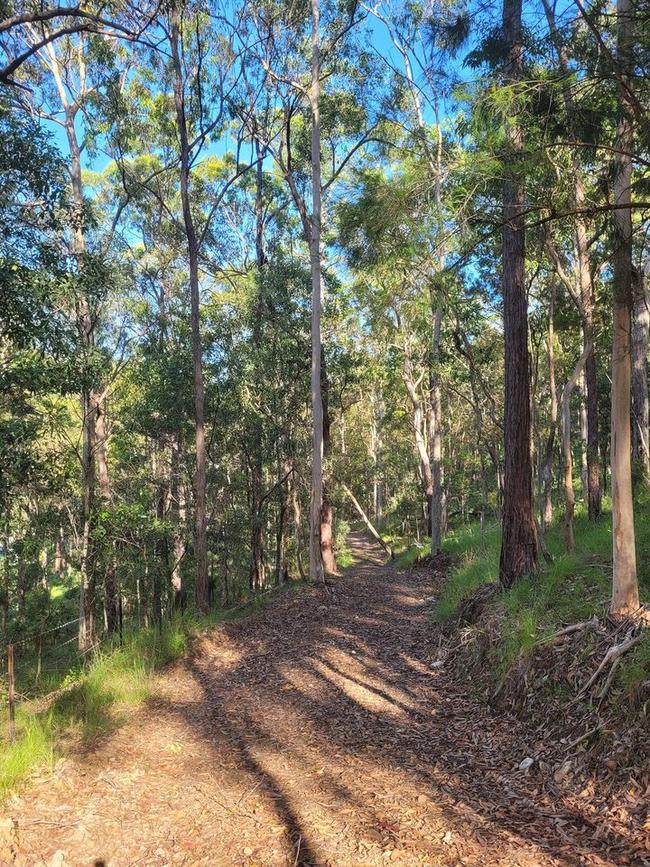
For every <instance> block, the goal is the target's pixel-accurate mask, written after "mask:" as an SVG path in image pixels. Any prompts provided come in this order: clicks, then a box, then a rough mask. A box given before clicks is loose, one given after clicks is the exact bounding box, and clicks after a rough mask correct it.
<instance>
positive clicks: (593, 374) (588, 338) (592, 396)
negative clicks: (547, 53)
mask: <svg viewBox="0 0 650 867" xmlns="http://www.w3.org/2000/svg"><path fill="white" fill-rule="evenodd" d="M543 2H544V9H545V12H546V18H547V21H548V24H549V29H550V31H551V38H552V39H553V43H554V45H555V50H556V51H557V55H558V61H559V65H560V69H561V71H562V74H563V77H564V86H563V89H562V93H563V98H564V107H565V110H566V115H567V124H568V127H569V131H570V135H571V138H573V139H577V138H578V137H579V134H578V132H577V131H576V128H577V124H576V106H575V101H574V98H573V91H572V88H571V86H570V70H569V58H568V54H567V50H566V46H565V45H564V42H563V40H562V36H561V34H560V32H559V30H558V29H557V25H556V21H555V7H554V5H552V4H551V2H550V0H543ZM571 160H572V167H573V174H574V183H575V187H574V203H575V207H576V211H578V212H579V211H580V210H581V209H583V208H584V206H585V186H584V179H583V172H582V165H581V158H580V154H579V149H578V148H574V149H573V150H572V153H571ZM575 250H576V264H577V270H578V284H579V287H580V309H579V312H580V316H581V319H582V328H583V335H582V340H583V344H582V345H583V347H584V346H588V345H591V346H592V352H591V355H590V357H589V358H588V359H587V363H586V365H585V371H584V378H585V401H586V410H587V413H586V414H587V418H586V434H587V449H586V458H587V475H586V482H587V486H586V487H587V506H588V510H589V517H590V519H591V520H595V519H596V518H598V517H599V515H600V512H601V501H602V493H601V490H600V463H599V455H598V382H597V370H596V353H595V345H594V340H593V331H594V287H593V281H592V278H591V266H590V262H589V242H588V239H587V228H586V224H585V221H584V219H583V218H582V217H581V216H580V215H579V214H578V216H577V217H576V220H575Z"/></svg>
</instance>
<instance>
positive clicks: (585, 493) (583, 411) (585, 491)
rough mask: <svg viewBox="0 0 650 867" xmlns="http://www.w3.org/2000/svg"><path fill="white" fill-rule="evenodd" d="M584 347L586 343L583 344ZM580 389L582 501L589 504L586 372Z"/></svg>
mask: <svg viewBox="0 0 650 867" xmlns="http://www.w3.org/2000/svg"><path fill="white" fill-rule="evenodd" d="M583 346H584V343H583ZM578 386H579V388H580V407H579V409H578V413H579V416H578V422H579V428H580V484H581V486H582V499H583V500H584V501H585V503H587V504H588V503H589V462H588V460H587V449H588V432H587V382H586V380H585V375H584V371H583V373H582V376H581V377H580V381H579V382H578Z"/></svg>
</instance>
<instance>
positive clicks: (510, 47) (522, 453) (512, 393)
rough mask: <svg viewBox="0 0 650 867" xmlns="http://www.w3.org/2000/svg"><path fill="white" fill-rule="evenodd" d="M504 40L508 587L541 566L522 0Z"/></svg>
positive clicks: (504, 561)
mask: <svg viewBox="0 0 650 867" xmlns="http://www.w3.org/2000/svg"><path fill="white" fill-rule="evenodd" d="M503 31H504V38H505V40H506V50H507V53H506V57H507V60H506V67H505V70H504V81H505V82H506V86H507V87H508V88H509V90H510V92H511V98H512V99H513V100H514V101H515V108H514V117H513V118H511V119H508V120H507V121H506V141H507V158H508V159H509V160H511V161H512V163H511V167H510V168H509V167H508V166H506V167H504V168H505V180H504V182H503V229H502V238H503V242H502V243H503V334H504V346H505V357H506V358H507V359H508V363H507V364H506V367H505V404H504V422H503V424H504V453H505V483H504V496H503V516H502V528H503V537H502V541H501V561H500V568H499V574H500V579H501V583H502V584H503V585H504V586H506V587H510V586H511V585H512V584H514V583H515V582H516V581H517V580H518V579H519V578H520V577H521V576H522V575H525V574H526V573H528V572H534V571H535V570H536V569H537V538H536V530H535V518H534V505H533V492H532V466H531V458H530V374H529V366H528V313H527V308H528V299H527V294H526V282H525V240H524V237H525V236H524V207H525V205H524V185H523V179H522V178H521V177H520V176H519V174H518V164H520V163H521V153H522V148H523V130H522V127H521V124H520V122H518V120H517V107H516V101H517V100H519V99H521V94H520V93H519V91H518V88H517V84H518V83H519V82H520V81H521V79H522V73H523V42H522V26H521V0H504V3H503Z"/></svg>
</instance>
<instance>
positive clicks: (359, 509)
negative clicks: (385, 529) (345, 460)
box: [342, 484, 393, 557]
mask: <svg viewBox="0 0 650 867" xmlns="http://www.w3.org/2000/svg"><path fill="white" fill-rule="evenodd" d="M342 488H343V490H344V491H345V493H346V494H347V495H348V497H349V498H350V502H351V503H352V505H353V506H354V508H355V509H356V511H357V514H358V515H359V517H360V518H361V520H362V521H363V523H364V524H365V525H366V527H367V528H368V530H369V531H370V534H371V536H372V537H373V538H374V539H376V540H377V541H378V542H379V544H380V545H381V547H382V548H383V549H384V551H385V552H386V553H387V554H388V556H389V557H392V556H393V554H392V551H391V549H390V548H389V546H388V545H387V544H386V542H384V540H383V539H382V538H381V534H380V533H379V531H378V530H377V528H376V527H375V526H373V523H372V521H371V520H370V518H369V517H368V515H367V514H366V513H365V512H364V511H363V508H362V507H361V504H360V503H359V501H358V500H357V498H356V497H355V496H354V494H353V493H352V491H351V490H350V489H349V488H348V486H347V485H345V484H343V485H342Z"/></svg>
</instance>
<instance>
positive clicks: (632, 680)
mask: <svg viewBox="0 0 650 867" xmlns="http://www.w3.org/2000/svg"><path fill="white" fill-rule="evenodd" d="M636 518H637V519H636V529H637V539H638V545H637V548H638V554H639V567H640V570H639V571H640V576H639V577H640V583H641V588H642V594H643V593H645V594H646V595H647V593H648V591H649V590H650V568H648V566H647V560H645V559H644V558H643V552H644V551H645V550H646V549H647V547H648V545H650V511H649V510H648V504H647V498H646V497H645V495H644V497H642V498H641V501H640V502H639V503H638V504H637V516H636ZM611 533H612V531H611V519H610V515H609V514H606V515H604V516H603V517H602V518H601V520H600V521H599V522H596V523H595V522H593V521H589V520H588V519H587V517H586V516H585V515H584V514H582V515H580V516H579V517H578V518H577V520H576V524H575V537H576V547H577V551H578V553H577V554H575V555H569V554H566V553H564V551H563V542H562V533H561V528H560V527H558V526H554V527H553V528H552V529H551V530H550V531H549V533H548V534H547V538H546V541H547V544H548V547H549V550H550V552H551V554H552V555H553V557H554V560H553V563H552V564H550V565H548V564H547V565H544V566H543V567H542V568H541V569H540V572H539V573H538V574H537V575H531V576H528V577H525V578H523V579H522V580H520V581H519V582H517V583H516V584H515V585H514V586H513V587H512V588H511V589H509V590H507V591H502V592H501V593H500V594H499V595H498V596H497V598H496V600H495V601H494V602H493V603H492V605H493V611H494V613H495V614H496V615H499V622H500V624H501V625H500V635H499V640H498V644H497V646H496V649H495V652H494V666H495V672H494V673H495V677H502V676H503V675H504V674H505V673H506V672H507V671H509V670H510V668H511V667H512V665H513V664H514V663H515V661H516V660H517V659H518V658H519V657H520V656H521V655H522V654H523V655H526V654H527V653H530V651H531V650H532V648H533V646H534V645H535V644H536V643H537V642H538V641H540V640H541V639H543V638H545V637H547V636H549V635H552V634H553V633H554V632H555V631H557V629H559V628H561V627H562V626H565V625H568V624H571V623H575V622H579V621H582V620H587V619H589V618H590V617H592V616H593V615H594V614H596V615H598V616H599V617H604V616H606V613H607V609H608V606H609V600H610V594H611V556H612V554H611V546H612V538H611ZM500 544H501V534H500V529H499V527H498V526H494V527H491V528H489V529H488V530H487V531H486V532H485V533H484V535H483V537H481V533H480V528H479V527H478V526H476V525H472V526H469V527H466V528H463V529H462V530H459V531H458V532H455V533H453V534H451V536H450V537H449V538H448V540H447V542H446V543H445V551H446V552H447V553H449V554H450V555H451V556H452V563H453V565H452V567H451V569H450V571H449V576H448V580H447V581H446V583H445V586H444V588H443V590H442V593H441V595H440V598H439V600H438V601H437V602H436V604H435V607H434V609H433V616H434V618H435V619H436V620H437V621H440V622H442V621H444V620H447V619H448V618H450V617H453V616H454V615H455V613H456V610H457V608H458V605H459V603H460V602H461V601H462V599H464V598H465V597H466V596H468V595H470V594H471V593H473V592H474V591H475V590H476V589H477V588H478V587H479V586H480V585H482V584H484V583H487V582H490V581H498V576H499V552H500ZM501 615H502V616H501ZM649 647H650V645H649V644H648V640H647V637H645V638H644V640H643V642H642V643H641V644H640V645H639V647H638V648H636V649H635V651H634V652H633V653H630V654H629V655H628V656H626V657H625V658H624V659H623V662H622V666H621V674H620V682H621V683H622V684H623V685H624V686H625V688H626V689H627V690H628V692H629V693H630V695H632V694H633V693H634V692H635V691H636V690H637V689H638V688H639V687H640V685H641V684H642V683H644V682H645V681H646V680H647V679H648V677H649V676H650V653H649V652H648V651H649Z"/></svg>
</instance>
